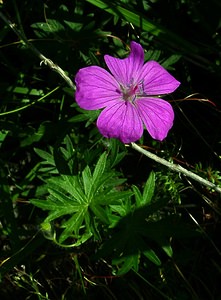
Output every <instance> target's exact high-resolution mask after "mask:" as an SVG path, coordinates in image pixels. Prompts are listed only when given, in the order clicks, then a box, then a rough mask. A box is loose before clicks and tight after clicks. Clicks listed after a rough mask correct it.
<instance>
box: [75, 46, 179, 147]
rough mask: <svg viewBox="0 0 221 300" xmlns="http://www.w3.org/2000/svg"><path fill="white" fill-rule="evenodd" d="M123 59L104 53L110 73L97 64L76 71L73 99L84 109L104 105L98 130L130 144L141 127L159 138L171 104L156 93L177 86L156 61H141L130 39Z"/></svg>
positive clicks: (171, 116) (166, 127) (164, 132)
mask: <svg viewBox="0 0 221 300" xmlns="http://www.w3.org/2000/svg"><path fill="white" fill-rule="evenodd" d="M130 47H131V52H130V54H129V56H128V57H127V58H124V59H119V58H115V57H112V56H109V55H105V56H104V60H105V62H106V65H107V66H108V68H109V70H110V72H111V73H112V74H110V73H109V72H108V71H106V70H105V69H103V68H101V67H98V66H90V67H85V68H83V69H80V70H79V71H78V73H77V74H76V78H75V82H76V93H75V98H76V102H77V103H78V105H79V106H80V107H81V108H83V109H86V110H96V109H101V108H104V110H103V111H102V112H101V113H100V115H99V117H98V119H97V127H98V129H99V131H100V133H101V134H102V135H103V136H105V137H107V138H117V139H119V140H121V141H122V142H123V143H131V142H134V141H136V140H138V139H140V138H141V136H142V134H143V126H144V125H145V127H146V129H147V130H148V132H149V133H150V135H151V136H152V137H153V138H154V139H156V140H160V141H162V140H163V139H164V138H165V137H166V136H167V133H168V131H169V130H170V128H171V127H172V125H173V119H174V112H173V109H172V106H171V105H170V104H169V103H168V102H166V101H165V100H163V99H160V98H159V96H160V95H164V94H169V93H172V92H173V91H174V90H175V89H176V88H177V87H178V86H179V85H180V82H178V81H177V80H176V79H175V78H174V77H173V76H172V75H170V74H169V73H168V72H167V71H166V70H165V69H164V68H163V67H162V66H161V65H160V64H158V63H157V62H155V61H149V62H147V63H145V64H144V51H143V48H142V47H141V45H140V44H138V43H136V42H131V45H130Z"/></svg>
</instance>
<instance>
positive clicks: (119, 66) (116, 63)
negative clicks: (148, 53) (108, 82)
mask: <svg viewBox="0 0 221 300" xmlns="http://www.w3.org/2000/svg"><path fill="white" fill-rule="evenodd" d="M130 48H131V52H130V54H129V56H128V57H127V58H124V59H120V58H115V57H112V56H110V55H105V56H104V60H105V62H106V64H107V66H108V68H109V70H110V71H111V73H112V74H113V76H114V77H115V78H116V80H117V81H118V82H119V83H121V84H122V85H124V86H126V85H129V84H131V83H132V81H134V82H136V80H137V77H138V76H139V73H140V71H141V69H142V66H143V64H144V51H143V48H142V47H141V45H140V44H137V43H135V42H131V44H130Z"/></svg>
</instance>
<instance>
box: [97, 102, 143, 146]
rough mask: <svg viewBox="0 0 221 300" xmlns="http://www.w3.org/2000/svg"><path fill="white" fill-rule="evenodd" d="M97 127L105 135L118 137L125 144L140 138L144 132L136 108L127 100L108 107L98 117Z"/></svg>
mask: <svg viewBox="0 0 221 300" xmlns="http://www.w3.org/2000/svg"><path fill="white" fill-rule="evenodd" d="M97 127H98V129H99V131H100V133H101V134H102V135H103V136H105V137H107V138H117V139H119V140H120V141H121V142H123V143H125V144H126V143H131V142H135V141H137V140H139V139H140V137H141V136H142V133H143V124H142V121H141V118H140V116H139V115H138V113H137V110H136V108H135V107H134V106H133V105H132V104H131V103H130V102H125V101H124V102H119V103H116V104H115V105H113V106H108V107H106V108H105V109H104V110H103V111H102V112H101V114H100V115H99V117H98V119H97Z"/></svg>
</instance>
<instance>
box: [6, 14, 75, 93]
mask: <svg viewBox="0 0 221 300" xmlns="http://www.w3.org/2000/svg"><path fill="white" fill-rule="evenodd" d="M0 18H1V19H2V20H3V21H4V22H5V23H6V24H7V25H8V26H9V27H10V28H11V29H12V30H13V31H14V33H15V34H16V35H17V36H18V37H19V39H20V40H21V41H22V42H23V43H24V44H25V45H26V46H27V47H28V48H29V49H30V50H31V51H32V52H33V53H34V54H35V55H36V56H37V57H38V58H39V59H40V60H41V63H40V65H41V64H42V63H44V64H45V65H47V66H49V68H51V69H52V70H53V71H55V72H57V73H58V74H59V75H60V76H61V77H62V78H63V79H64V80H65V81H66V83H67V84H68V85H69V86H70V88H72V89H73V90H75V85H74V83H73V82H72V80H71V79H70V78H69V77H68V76H67V75H66V74H65V72H64V70H62V69H61V68H60V67H59V66H58V65H56V64H55V63H54V62H53V61H52V60H51V59H49V58H47V57H45V56H44V55H43V54H42V53H41V52H40V51H39V50H38V49H37V48H36V47H35V46H33V45H32V44H31V43H30V42H29V41H28V39H27V37H26V35H25V34H24V31H23V29H20V30H19V29H18V28H17V27H16V24H14V23H12V22H11V21H10V20H9V19H8V18H6V17H5V15H4V14H3V13H2V12H0Z"/></svg>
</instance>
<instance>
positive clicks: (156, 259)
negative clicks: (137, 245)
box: [143, 249, 161, 266]
mask: <svg viewBox="0 0 221 300" xmlns="http://www.w3.org/2000/svg"><path fill="white" fill-rule="evenodd" d="M143 254H144V255H145V256H146V257H147V258H148V259H149V260H150V261H152V262H153V263H154V264H155V265H157V266H160V265H161V261H160V259H159V257H158V256H157V255H156V253H155V252H154V251H153V250H152V249H146V250H145V251H143Z"/></svg>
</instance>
